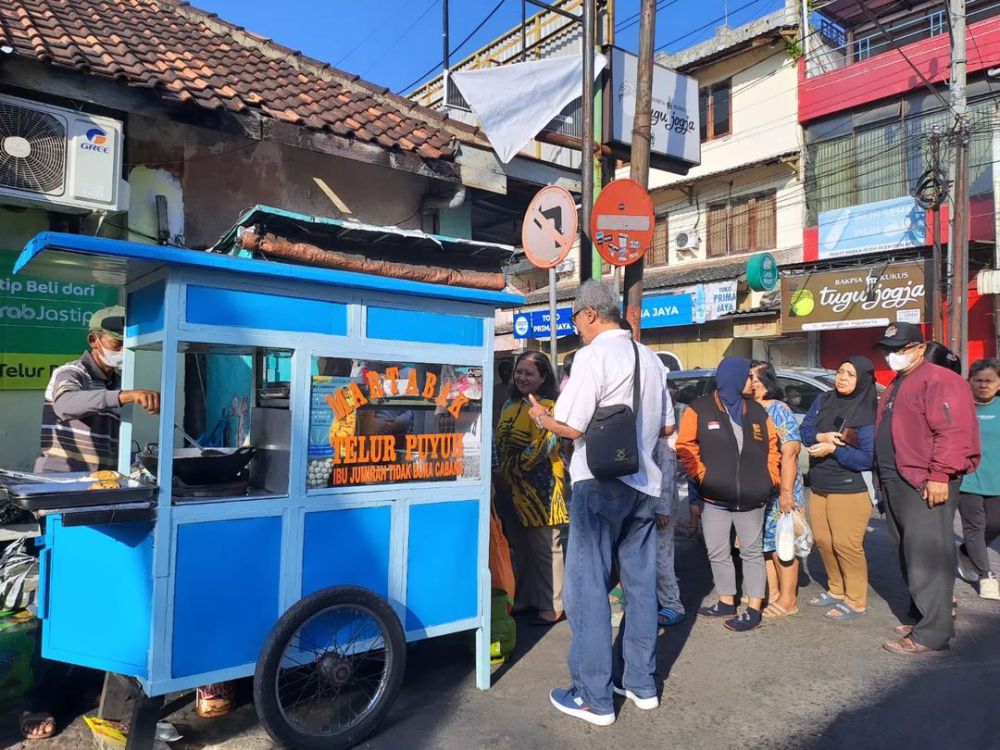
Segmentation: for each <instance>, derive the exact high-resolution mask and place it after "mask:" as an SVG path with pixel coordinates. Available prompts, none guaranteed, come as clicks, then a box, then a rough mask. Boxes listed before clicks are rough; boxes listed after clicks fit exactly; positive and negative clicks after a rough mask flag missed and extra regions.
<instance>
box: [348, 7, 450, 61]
mask: <svg viewBox="0 0 1000 750" xmlns="http://www.w3.org/2000/svg"><path fill="white" fill-rule="evenodd" d="M439 2H440V0H433V2H432V3H431V4H430V5H428V6H427V7H426V8H425V9H424V12H423V13H421V14H420V15H419V16H417V18H416V20H414V21H413V23H411V24H410V25H409V26H407V27H406V29H405V30H404V31H403V33H402V34H400V35H399V36H397V37H396V38H395V39H393V40H392V41H391V42H389V44H388V46H387V47H386V49H390V50H394V49H396V45H397V44H399V43H400V42H401V41H402V40H403V39H404V38H405V37H406V35H407V34H409V33H410V32H411V31H413V29H414V28H415V27H416V25H417V24H418V23H420V22H421V21H423V20H424V17H425V16H426V15H427V14H428V13H430V12H431V11H432V10H434V7H435V6H436V5H437V4H438V3H439ZM378 62H379V61H378V60H377V59H376V60H375V61H373V62H372V64H371V65H369V66H368V67H367V68H365V69H364V70H363V71H361V73H360V75H361V77H362V78H364V77H365V76H366V75H368V72H369V71H370V70H371V69H372V68H374V67H375V65H376V64H377V63H378Z"/></svg>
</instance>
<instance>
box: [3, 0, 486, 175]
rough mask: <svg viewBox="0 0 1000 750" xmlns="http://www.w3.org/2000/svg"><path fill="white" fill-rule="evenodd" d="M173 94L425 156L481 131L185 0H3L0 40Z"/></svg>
mask: <svg viewBox="0 0 1000 750" xmlns="http://www.w3.org/2000/svg"><path fill="white" fill-rule="evenodd" d="M3 45H7V46H10V47H12V48H13V50H14V54H16V55H19V56H22V57H25V58H31V59H34V60H37V61H39V62H42V63H45V64H48V65H52V66H55V67H59V68H66V69H72V70H77V71H80V72H82V73H85V74H87V75H92V76H98V77H101V78H108V79H112V80H116V81H121V82H122V83H125V84H126V85H128V86H133V87H137V88H146V89H152V90H154V91H156V92H158V93H159V95H160V96H161V97H162V98H164V99H166V100H169V101H174V102H181V103H191V104H195V105H197V106H200V107H203V108H205V109H209V110H218V111H228V112H232V113H235V114H245V113H249V112H257V113H260V114H261V115H263V116H265V117H270V118H274V119H276V120H281V121H283V122H288V123H293V124H296V125H301V126H303V127H306V128H310V129H314V130H320V131H327V132H331V133H334V134H336V135H338V136H343V137H347V138H353V139H356V140H358V141H360V142H364V143H369V144H373V145H378V146H380V147H382V148H383V149H386V150H398V151H406V152H412V153H416V154H419V155H420V156H422V157H424V158H428V159H442V158H444V159H448V158H451V157H452V156H454V153H455V140H456V138H459V139H461V140H464V141H473V142H476V141H482V142H483V143H485V141H483V139H482V137H481V136H480V135H479V134H478V131H477V129H475V128H472V127H470V126H468V125H465V124H463V123H459V122H457V121H455V120H450V119H448V118H447V117H446V116H444V115H441V114H440V113H437V112H434V111H432V110H430V109H427V108H425V107H421V106H419V105H416V104H414V103H413V102H412V101H410V100H408V99H405V98H403V97H400V96H397V95H395V94H393V93H391V92H390V91H389V90H388V89H386V88H384V87H379V86H375V85H374V84H370V83H367V82H365V81H362V80H361V79H360V78H358V76H355V75H352V74H349V73H345V72H343V71H341V70H337V69H336V68H333V67H331V66H330V65H328V64H326V63H322V62H319V61H317V60H313V59H311V58H308V57H306V56H304V55H302V54H301V53H300V52H296V51H294V50H291V49H288V48H286V47H282V46H281V45H279V44H277V43H275V42H274V41H272V40H270V39H268V38H266V37H263V36H260V35H258V34H254V33H252V32H250V31H247V30H245V29H242V28H241V27H239V26H235V25H233V24H230V23H228V22H226V21H223V20H222V19H220V18H219V17H218V16H216V15H215V14H213V13H208V12H205V11H202V10H198V9H197V8H194V7H192V6H191V5H189V4H187V3H185V2H180V1H179V0H3V1H2V2H0V46H3Z"/></svg>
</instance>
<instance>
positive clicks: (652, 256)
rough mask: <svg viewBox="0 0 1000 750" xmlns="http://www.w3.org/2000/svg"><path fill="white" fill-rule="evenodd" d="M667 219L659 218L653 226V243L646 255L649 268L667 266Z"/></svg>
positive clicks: (664, 217)
mask: <svg viewBox="0 0 1000 750" xmlns="http://www.w3.org/2000/svg"><path fill="white" fill-rule="evenodd" d="M667 237H668V234H667V217H666V216H658V217H657V218H656V224H655V225H654V226H653V242H652V244H650V246H649V252H647V253H646V265H647V266H665V265H667Z"/></svg>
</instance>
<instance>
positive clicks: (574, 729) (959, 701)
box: [0, 518, 1000, 750]
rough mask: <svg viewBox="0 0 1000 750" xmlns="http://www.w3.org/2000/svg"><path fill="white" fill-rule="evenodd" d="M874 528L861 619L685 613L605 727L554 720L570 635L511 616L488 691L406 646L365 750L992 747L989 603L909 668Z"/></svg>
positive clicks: (223, 733) (225, 741)
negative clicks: (756, 625) (649, 672)
mask: <svg viewBox="0 0 1000 750" xmlns="http://www.w3.org/2000/svg"><path fill="white" fill-rule="evenodd" d="M872 527H873V530H872V532H871V533H870V534H869V535H868V539H867V542H866V547H867V550H868V553H869V567H870V569H871V586H872V589H873V593H872V597H871V600H870V606H869V610H868V611H869V614H868V616H866V617H864V618H862V619H860V620H857V621H854V622H851V623H836V622H831V621H828V620H825V619H824V618H823V617H822V612H823V610H817V609H813V608H809V607H805V606H803V607H802V611H801V613H800V614H798V615H796V616H793V617H789V618H786V619H783V620H780V621H768V622H766V624H765V626H764V627H763V628H761V629H760V630H757V631H755V632H753V633H749V634H736V633H731V632H729V631H727V630H725V629H724V628H723V627H722V625H721V624H720V623H719V622H716V621H707V620H698V619H695V618H689V619H688V620H687V621H686V622H684V623H682V624H680V625H678V626H676V627H674V628H671V629H670V630H669V631H668V632H665V633H664V634H663V635H662V636H661V638H660V642H659V646H660V649H659V667H660V672H661V676H662V678H663V680H664V686H663V704H662V705H661V707H660V708H659V709H657V710H655V711H648V712H641V711H639V710H638V709H636V708H635V707H634V706H633V705H632V704H631V703H628V704H626V705H624V706H621V707H620V710H619V714H618V721H617V722H616V723H615V724H614V725H613V726H611V727H607V728H599V727H592V726H590V725H588V724H585V723H583V722H580V721H579V720H575V719H570V718H568V717H565V716H563V715H561V714H559V713H557V712H556V711H555V710H554V709H553V708H552V707H551V706H550V705H549V701H548V691H549V689H550V688H552V687H554V686H559V685H565V684H567V682H568V676H567V671H566V662H565V656H566V651H567V647H568V645H569V638H570V631H569V627H568V625H566V624H565V623H563V624H560V625H557V626H555V627H554V628H552V629H551V630H548V631H544V630H540V629H537V628H533V627H532V626H531V625H530V624H529V623H528V622H527V621H522V622H520V623H519V650H518V653H517V657H516V659H515V660H514V661H513V662H512V663H510V664H508V665H506V666H504V667H502V668H500V669H498V670H497V672H496V673H495V675H494V686H493V688H492V689H491V690H489V691H487V692H480V691H478V690H476V688H475V684H474V678H473V674H472V669H473V665H472V659H471V657H469V655H468V650H467V648H466V644H465V641H464V640H463V638H460V637H451V638H442V639H436V640H434V641H429V642H425V643H420V644H416V645H415V646H414V647H413V648H412V649H411V653H410V660H409V665H408V670H407V678H406V684H405V688H404V691H403V693H402V695H401V697H400V699H399V700H398V701H397V703H396V705H395V707H394V709H393V711H392V712H391V713H390V715H389V717H388V719H387V721H386V722H385V723H384V725H383V726H382V727H381V728H380V730H379V731H378V733H377V734H376V735H375V736H373V737H372V738H370V740H369V741H368V742H366V743H365V744H363V745H362V746H361V747H364V748H369V749H370V750H400V749H401V748H407V749H409V748H435V749H437V748H441V749H448V750H450V749H454V750H464V749H465V748H469V749H471V748H511V749H516V750H532V749H533V748H573V749H574V750H578V749H579V748H591V747H593V748H602V750H606V749H607V748H608V747H609V746H610V747H619V748H635V749H639V748H647V747H648V748H654V747H655V748H662V747H678V748H705V749H706V750H709V749H714V748H720V749H721V748H747V747H751V748H795V749H796V750H800V749H806V748H837V749H838V750H840V749H841V748H845V747H850V748H896V747H905V748H907V750H920V749H922V748H934V750H940V749H941V748H963V750H965V749H968V750H975V749H978V748H982V749H983V750H987V749H991V750H995V749H996V748H1000V734H998V731H997V727H998V724H997V714H996V713H994V711H995V710H996V705H997V696H998V694H1000V693H998V685H1000V602H988V601H984V600H980V599H979V598H978V597H977V596H976V593H975V591H974V590H973V589H972V587H970V586H969V585H968V584H965V583H963V582H962V581H958V580H956V586H955V590H956V594H957V596H958V599H959V612H960V616H959V619H958V622H957V630H958V636H957V638H956V640H955V642H954V646H953V649H952V652H951V653H950V654H949V655H948V656H946V657H944V658H940V659H925V660H919V661H915V660H909V659H905V658H902V657H898V656H893V655H891V654H889V653H887V652H885V651H883V650H882V648H881V643H882V642H883V641H885V640H888V639H889V638H891V637H893V636H892V628H893V626H894V625H896V624H897V623H898V622H899V620H898V619H897V617H896V615H895V614H894V613H899V614H902V613H903V611H904V608H905V606H906V594H905V590H904V588H903V583H902V580H901V578H900V575H899V572H898V569H897V567H896V564H895V560H894V558H893V556H892V554H891V551H890V548H889V542H888V539H887V534H886V529H885V524H884V522H883V521H882V520H881V519H878V518H876V519H873V521H872ZM677 565H678V573H679V575H680V577H681V589H682V593H683V596H684V600H685V605H686V606H687V607H688V608H689V611H693V610H694V609H695V608H696V607H697V606H698V605H699V604H700V603H701V602H702V601H703V600H706V601H709V602H711V601H712V600H713V596H712V591H711V589H712V585H711V577H710V574H709V570H708V564H707V561H706V559H705V556H704V551H703V550H702V549H701V548H700V547H698V546H697V544H696V543H695V542H694V541H693V540H690V539H686V540H680V541H679V547H678V560H677ZM808 576H809V579H810V580H809V581H808V582H807V585H806V586H805V588H804V589H803V591H802V598H803V603H804V601H805V600H806V599H807V598H808V597H809V596H811V595H813V594H815V593H817V592H819V591H820V590H821V583H820V582H821V581H822V580H823V573H822V567H821V565H820V564H819V559H818V556H817V555H816V553H815V552H814V553H813V555H812V557H811V558H810V560H809V565H808ZM813 576H815V577H816V578H817V579H818V581H814V580H812V577H813ZM803 582H804V583H805V582H806V576H804V577H803ZM170 720H171V721H172V722H174V724H175V725H176V726H177V727H178V729H179V730H180V732H181V733H182V734H183V735H184V739H182V740H181V741H179V742H177V743H174V744H173V745H172V746H171V747H173V748H175V750H194V749H198V750H207V749H208V748H213V749H218V750H223V749H225V750H264V749H266V748H271V747H273V746H272V744H271V742H270V741H269V739H268V738H267V736H266V735H265V734H264V733H263V731H262V730H261V729H260V727H259V726H258V725H257V723H256V717H255V714H254V712H253V707H252V705H250V704H249V703H247V704H244V705H243V706H242V707H241V708H240V709H239V710H238V711H236V712H234V713H233V714H231V715H229V716H227V717H225V718H222V719H216V720H212V721H206V720H202V719H199V718H198V717H197V716H194V714H193V711H192V710H191V706H190V704H188V705H187V706H186V707H184V708H182V709H180V710H179V711H177V712H176V713H174V714H173V715H172V716H171V717H170ZM91 743H92V741H91V739H90V737H89V735H88V732H87V730H86V727H84V726H83V725H82V721H80V720H79V719H78V720H76V721H74V722H73V723H72V724H71V725H70V726H69V727H68V728H66V729H65V730H64V731H63V732H62V733H61V734H60V736H59V737H57V738H55V739H53V740H51V741H48V742H45V743H30V745H29V744H27V743H21V742H18V741H17V733H16V728H15V725H14V717H13V716H11V715H8V718H7V719H6V720H5V721H4V724H3V725H2V729H0V747H8V748H15V747H17V748H20V747H28V746H30V747H33V748H42V747H44V748H52V749H53V750H55V749H56V748H58V749H59V750H62V749H64V748H74V750H75V749H76V748H84V747H90V746H92V744H91ZM609 743H612V744H611V745H609Z"/></svg>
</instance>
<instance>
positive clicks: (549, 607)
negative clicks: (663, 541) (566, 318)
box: [496, 352, 569, 625]
mask: <svg viewBox="0 0 1000 750" xmlns="http://www.w3.org/2000/svg"><path fill="white" fill-rule="evenodd" d="M557 395H558V391H557V386H556V378H555V373H553V371H552V365H551V364H550V363H549V359H548V357H546V356H545V355H544V354H542V353H541V352H525V353H524V354H522V355H521V356H520V357H518V358H517V361H516V362H515V363H514V379H513V383H512V384H511V388H510V399H509V400H508V401H507V403H506V404H504V408H503V411H502V412H501V414H500V422H499V424H497V428H496V448H497V456H498V458H499V461H500V474H501V475H502V478H503V481H504V483H505V484H506V485H507V489H508V492H509V497H510V500H511V505H512V508H506V509H501V514H502V515H503V516H504V517H505V520H506V521H507V523H506V526H505V528H506V531H507V537H508V540H509V541H510V545H511V547H512V552H513V558H514V572H515V575H516V576H517V598H516V600H515V603H514V606H515V609H521V610H524V609H528V608H533V609H535V610H537V612H538V617H537V618H536V620H535V623H536V624H538V625H552V624H554V623H557V622H559V621H560V620H562V619H563V617H564V616H565V615H564V614H563V603H562V589H563V571H564V564H565V549H566V526H567V524H568V523H569V514H568V512H567V509H566V496H565V489H566V472H565V466H564V464H563V459H562V452H561V449H560V444H559V438H557V437H556V436H555V435H553V434H552V433H551V432H549V431H548V430H543V429H541V428H539V427H538V426H537V425H536V424H535V422H534V421H533V420H532V419H531V417H530V416H529V415H528V410H529V409H530V408H531V405H530V404H529V403H528V396H535V397H536V398H537V399H538V400H539V401H540V402H541V403H542V404H544V405H545V406H547V407H550V408H551V407H552V405H553V403H554V402H555V398H556V396H557ZM503 510H507V512H506V513H503ZM511 511H513V512H511Z"/></svg>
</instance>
